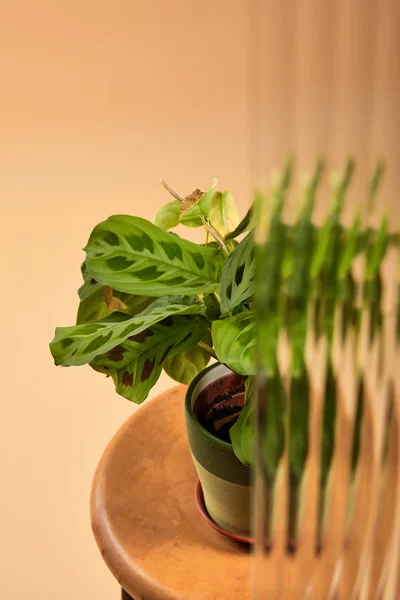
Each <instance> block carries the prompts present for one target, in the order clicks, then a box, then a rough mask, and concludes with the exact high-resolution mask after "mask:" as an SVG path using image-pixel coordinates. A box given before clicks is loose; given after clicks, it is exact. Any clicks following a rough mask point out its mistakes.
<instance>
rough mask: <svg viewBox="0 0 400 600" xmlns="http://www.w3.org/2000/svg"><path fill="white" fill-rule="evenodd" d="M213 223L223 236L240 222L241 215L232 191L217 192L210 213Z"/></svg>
mask: <svg viewBox="0 0 400 600" xmlns="http://www.w3.org/2000/svg"><path fill="white" fill-rule="evenodd" d="M209 219H210V223H211V225H212V226H213V227H214V229H216V230H217V231H218V233H220V234H221V235H222V236H224V235H226V234H227V233H228V232H229V231H231V230H232V229H234V228H235V227H236V226H237V224H238V223H239V215H238V211H237V208H236V206H235V203H234V201H233V198H232V195H231V194H230V192H216V193H215V194H214V196H213V197H212V200H211V208H210V213H209Z"/></svg>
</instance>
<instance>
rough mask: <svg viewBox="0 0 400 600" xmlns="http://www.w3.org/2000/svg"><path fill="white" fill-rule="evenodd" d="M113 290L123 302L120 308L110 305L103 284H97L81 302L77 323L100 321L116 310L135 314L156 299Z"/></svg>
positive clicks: (116, 296) (116, 297)
mask: <svg viewBox="0 0 400 600" xmlns="http://www.w3.org/2000/svg"><path fill="white" fill-rule="evenodd" d="M111 292H112V294H113V297H114V298H115V299H116V300H118V301H120V302H121V306H119V307H118V308H113V307H112V306H108V305H107V302H106V299H105V295H104V287H103V286H102V285H101V286H99V287H97V286H96V289H95V290H94V291H93V293H92V294H91V295H90V296H88V297H87V298H85V299H84V300H82V301H81V302H80V304H79V308H78V314H77V318H76V324H77V325H81V324H83V323H88V322H89V321H100V320H101V319H104V318H105V317H107V316H108V315H110V314H111V313H112V312H115V311H116V310H117V311H118V312H123V313H125V314H127V315H130V316H134V315H136V314H137V313H139V312H141V311H142V310H144V309H145V308H147V306H149V304H150V302H153V301H154V299H153V298H148V297H146V296H134V295H133V294H125V293H124V292H116V291H115V290H111Z"/></svg>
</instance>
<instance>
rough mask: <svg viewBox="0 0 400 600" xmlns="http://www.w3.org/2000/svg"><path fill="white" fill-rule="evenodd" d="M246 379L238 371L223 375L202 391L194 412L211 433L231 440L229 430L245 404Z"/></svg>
mask: <svg viewBox="0 0 400 600" xmlns="http://www.w3.org/2000/svg"><path fill="white" fill-rule="evenodd" d="M244 384H245V379H244V378H243V377H241V376H240V375H237V374H236V373H228V374H226V375H223V376H222V377H220V378H219V379H217V380H216V381H214V382H213V383H211V384H210V385H208V386H207V387H206V388H205V389H204V390H203V391H202V392H200V394H199V396H198V398H197V399H196V401H195V404H194V406H193V414H194V415H195V417H196V419H197V420H198V421H199V423H200V425H201V426H202V427H204V429H206V430H207V431H208V432H209V433H211V434H212V435H215V436H216V437H217V438H219V439H220V440H223V441H225V442H230V441H231V439H230V435H229V430H230V428H231V427H232V426H233V425H234V423H236V421H237V419H238V417H239V414H240V411H241V410H242V408H243V405H244Z"/></svg>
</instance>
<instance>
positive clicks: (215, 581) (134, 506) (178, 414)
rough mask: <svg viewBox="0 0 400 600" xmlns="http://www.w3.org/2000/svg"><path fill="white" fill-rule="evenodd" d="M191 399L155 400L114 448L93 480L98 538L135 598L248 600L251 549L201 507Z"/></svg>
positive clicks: (172, 394)
mask: <svg viewBox="0 0 400 600" xmlns="http://www.w3.org/2000/svg"><path fill="white" fill-rule="evenodd" d="M184 394H185V387H183V386H178V387H175V388H173V389H171V390H169V391H168V392H165V393H163V394H161V395H160V396H158V397H157V398H155V399H154V400H151V401H148V402H147V403H146V404H145V405H144V406H143V407H141V408H140V410H139V411H137V412H136V413H135V414H134V415H133V416H132V417H131V418H130V419H129V420H128V421H127V422H126V423H125V424H124V425H123V426H122V428H121V429H120V430H119V431H118V433H117V434H116V435H115V437H114V438H113V439H112V441H111V442H110V444H109V446H108V447H107V449H106V451H105V453H104V455H103V457H102V459H101V461H100V464H99V466H98V468H97V471H96V474H95V477H94V481H93V488H92V498H91V514H92V528H93V532H94V535H95V537H96V540H97V544H98V546H99V549H100V551H101V554H102V556H103V558H104V560H105V562H106V563H107V565H108V567H109V568H110V570H111V571H112V573H113V574H114V576H115V577H116V579H117V580H118V582H119V583H120V585H121V586H122V587H123V588H124V589H125V590H126V591H127V592H128V593H129V594H130V595H131V596H132V597H133V598H135V600H195V599H196V600H228V599H229V600H231V599H232V598H240V599H241V600H246V599H248V598H250V566H251V557H250V554H249V550H248V548H246V546H242V545H239V544H236V543H235V542H232V541H230V540H228V539H226V538H224V537H223V536H221V535H220V534H219V533H217V532H215V531H213V530H212V529H211V528H210V527H209V526H208V525H207V524H206V523H205V522H204V521H203V520H202V518H201V517H200V514H199V512H198V509H197V507H196V503H195V483H196V472H195V469H194V467H193V463H192V459H191V456H190V453H189V448H188V444H187V440H186V431H185V423H184Z"/></svg>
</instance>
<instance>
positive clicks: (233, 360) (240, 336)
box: [211, 311, 256, 375]
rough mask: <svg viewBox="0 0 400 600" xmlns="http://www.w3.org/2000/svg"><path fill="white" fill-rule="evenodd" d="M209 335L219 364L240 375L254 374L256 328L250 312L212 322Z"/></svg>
mask: <svg viewBox="0 0 400 600" xmlns="http://www.w3.org/2000/svg"><path fill="white" fill-rule="evenodd" d="M211 335H212V339H213V343H214V350H215V353H216V355H217V358H218V360H219V361H220V362H221V363H224V364H226V365H227V366H228V367H229V368H230V369H232V371H235V373H239V374H240V375H254V374H255V346H256V326H255V321H254V313H253V312H252V311H245V312H241V313H238V314H237V315H234V316H233V317H229V318H228V319H222V320H220V321H213V323H212V325H211Z"/></svg>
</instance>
